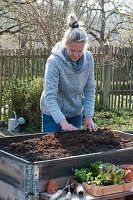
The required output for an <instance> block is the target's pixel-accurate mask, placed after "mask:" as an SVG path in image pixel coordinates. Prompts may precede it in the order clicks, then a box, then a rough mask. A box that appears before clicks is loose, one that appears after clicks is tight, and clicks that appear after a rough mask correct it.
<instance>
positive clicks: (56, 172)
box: [34, 148, 133, 181]
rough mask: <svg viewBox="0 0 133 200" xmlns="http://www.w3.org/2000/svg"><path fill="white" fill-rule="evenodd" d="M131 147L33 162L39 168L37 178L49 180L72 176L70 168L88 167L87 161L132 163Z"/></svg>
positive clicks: (132, 153)
mask: <svg viewBox="0 0 133 200" xmlns="http://www.w3.org/2000/svg"><path fill="white" fill-rule="evenodd" d="M131 155H133V148H132V149H121V150H117V151H112V152H99V153H92V154H85V155H80V156H72V157H67V158H61V159H54V160H46V161H40V162H34V164H35V165H37V166H38V168H39V180H40V181H41V180H50V179H55V178H61V177H66V176H72V175H73V172H72V168H78V169H81V168H84V167H88V164H89V162H95V161H99V160H100V161H103V162H111V163H114V164H119V165H121V164H123V163H131V164H132V163H133V156H131Z"/></svg>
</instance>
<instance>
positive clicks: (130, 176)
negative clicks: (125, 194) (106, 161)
mask: <svg viewBox="0 0 133 200" xmlns="http://www.w3.org/2000/svg"><path fill="white" fill-rule="evenodd" d="M121 168H122V169H125V170H130V171H131V172H129V173H128V174H127V175H126V176H125V177H124V179H125V180H128V181H129V182H132V180H133V165H130V164H124V165H121Z"/></svg>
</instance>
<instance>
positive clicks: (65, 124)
mask: <svg viewBox="0 0 133 200" xmlns="http://www.w3.org/2000/svg"><path fill="white" fill-rule="evenodd" d="M59 125H60V126H61V128H62V130H63V131H77V130H79V129H78V128H77V127H75V126H73V125H72V124H69V123H68V122H67V121H66V120H65V119H64V120H62V121H60V123H59Z"/></svg>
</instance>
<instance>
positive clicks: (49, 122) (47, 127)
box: [42, 114, 82, 133]
mask: <svg viewBox="0 0 133 200" xmlns="http://www.w3.org/2000/svg"><path fill="white" fill-rule="evenodd" d="M66 120H67V122H68V123H69V124H72V125H73V126H76V127H77V128H79V129H81V125H82V114H79V115H77V116H76V117H71V118H69V117H67V118H66ZM57 131H63V130H62V129H61V126H60V125H59V124H57V123H56V122H55V121H54V120H53V118H52V117H51V116H49V115H45V114H42V133H53V132H57Z"/></svg>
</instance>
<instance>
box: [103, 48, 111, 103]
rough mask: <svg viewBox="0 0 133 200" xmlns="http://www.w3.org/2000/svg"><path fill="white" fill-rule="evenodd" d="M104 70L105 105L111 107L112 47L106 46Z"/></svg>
mask: <svg viewBox="0 0 133 200" xmlns="http://www.w3.org/2000/svg"><path fill="white" fill-rule="evenodd" d="M103 50H104V56H105V62H104V69H103V105H105V106H109V92H110V47H109V46H108V45H106V46H104V49H103Z"/></svg>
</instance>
